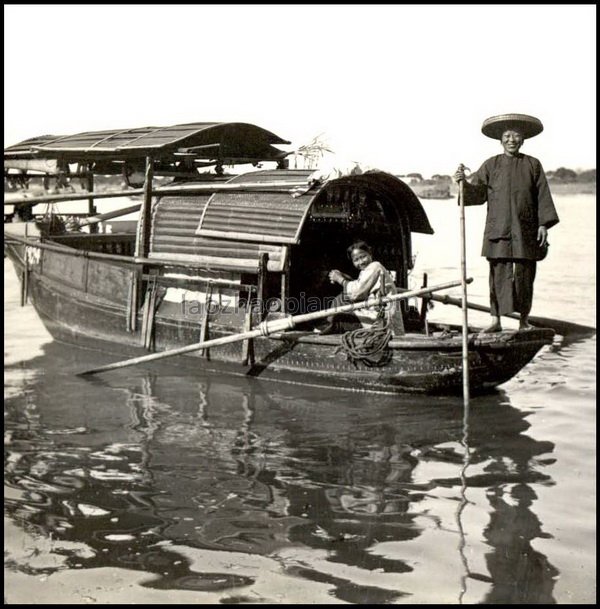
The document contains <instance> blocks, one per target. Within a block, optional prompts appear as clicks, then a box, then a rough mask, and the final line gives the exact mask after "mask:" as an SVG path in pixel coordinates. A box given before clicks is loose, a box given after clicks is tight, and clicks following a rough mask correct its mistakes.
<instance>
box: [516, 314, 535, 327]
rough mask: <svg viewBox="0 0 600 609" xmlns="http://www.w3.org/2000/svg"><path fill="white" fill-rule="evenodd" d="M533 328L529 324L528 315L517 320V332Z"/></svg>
mask: <svg viewBox="0 0 600 609" xmlns="http://www.w3.org/2000/svg"><path fill="white" fill-rule="evenodd" d="M532 329H533V326H532V325H531V324H530V323H529V315H521V319H520V320H519V330H532Z"/></svg>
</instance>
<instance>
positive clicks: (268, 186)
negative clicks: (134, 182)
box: [4, 182, 307, 206]
mask: <svg viewBox="0 0 600 609" xmlns="http://www.w3.org/2000/svg"><path fill="white" fill-rule="evenodd" d="M299 186H304V187H306V186H307V183H306V182H262V183H260V182H257V183H242V182H240V183H235V184H231V183H228V182H219V183H217V184H187V185H180V186H161V187H158V188H153V189H152V195H153V196H154V195H177V194H182V195H184V194H196V193H199V194H200V193H212V192H267V193H268V192H285V191H286V190H288V189H292V188H296V187H299ZM143 194H145V190H144V189H143V188H131V189H129V190H113V191H108V192H87V191H86V192H81V193H78V192H77V193H69V194H64V195H42V196H39V197H38V196H32V197H22V198H20V199H16V198H15V199H12V198H10V197H9V198H6V197H5V198H4V205H14V206H19V205H34V204H38V203H59V202H61V201H81V200H84V199H90V200H91V199H108V198H111V197H134V196H137V195H143Z"/></svg>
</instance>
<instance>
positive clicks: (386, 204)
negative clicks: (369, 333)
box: [5, 123, 554, 393]
mask: <svg viewBox="0 0 600 609" xmlns="http://www.w3.org/2000/svg"><path fill="white" fill-rule="evenodd" d="M288 143H289V142H286V141H285V140H283V139H281V138H279V137H277V136H276V135H274V134H273V133H271V132H269V131H266V130H264V129H261V128H259V127H256V126H253V125H248V124H243V123H194V124H189V125H176V126H173V127H166V128H155V127H153V128H143V129H128V130H120V131H111V132H101V133H84V134H77V135H74V136H61V137H54V136H44V137H42V138H34V139H33V140H28V141H26V142H23V143H21V144H17V145H16V146H11V147H9V148H7V149H5V175H6V172H7V170H9V169H10V168H13V169H16V170H18V172H19V174H18V175H19V176H21V177H22V176H23V175H33V173H35V170H37V171H38V173H37V175H41V174H40V173H39V172H40V171H42V172H45V173H44V175H45V176H48V175H50V173H51V172H54V174H53V175H54V176H55V177H56V178H57V179H63V180H64V178H65V172H67V171H68V169H69V167H70V166H72V165H73V164H74V163H76V164H77V167H78V169H77V174H76V175H77V177H78V178H80V179H82V180H83V181H85V184H86V187H87V191H86V192H85V193H74V194H64V193H63V194H58V195H49V196H48V195H44V196H41V197H35V196H32V197H30V198H29V199H21V201H20V202H19V203H18V205H19V206H21V207H20V208H17V211H19V210H20V211H21V215H22V216H23V215H24V214H23V213H22V212H23V210H25V209H31V208H32V206H34V205H37V204H40V203H47V202H53V201H58V200H68V199H76V198H78V199H89V200H90V203H89V208H88V215H89V216H90V217H89V218H87V220H83V221H80V224H88V225H89V226H90V227H94V226H97V223H95V220H98V219H102V216H101V217H100V218H98V216H97V214H96V212H95V209H94V205H93V200H94V199H97V198H101V197H103V196H112V197H114V196H116V195H115V193H114V192H110V193H98V192H96V193H94V192H93V186H94V178H95V177H97V176H106V175H122V176H123V178H124V179H125V180H126V181H127V182H128V183H129V184H130V185H132V186H133V189H131V190H126V191H123V192H120V193H117V194H120V195H121V196H132V195H136V196H141V197H142V201H141V203H140V208H141V209H140V214H139V220H138V222H137V226H136V230H135V231H134V232H123V233H118V232H113V233H110V234H107V233H100V232H96V231H95V230H93V229H91V230H90V232H68V231H66V230H64V225H60V226H59V228H56V227H55V229H54V230H52V229H51V227H50V228H49V227H48V226H46V227H42V232H41V233H39V231H38V234H35V235H31V234H29V235H28V234H27V232H26V231H25V230H21V228H22V227H27V226H31V224H32V223H31V222H29V223H27V222H25V223H12V224H5V254H6V255H8V256H9V257H10V259H11V261H12V262H13V264H14V266H15V269H16V271H17V273H18V275H19V277H20V278H21V281H22V292H23V303H25V302H26V301H27V300H28V299H29V300H30V301H31V302H32V303H33V306H34V307H35V309H36V311H37V312H38V314H39V316H40V318H41V319H42V321H43V322H44V324H45V325H46V327H47V328H48V330H49V331H50V333H51V334H52V335H53V336H54V337H55V338H56V339H57V340H60V341H64V342H68V343H73V344H77V345H81V346H86V347H92V348H96V349H100V350H102V351H105V352H107V353H111V354H115V355H117V354H120V355H127V356H130V355H136V354H139V353H148V352H149V351H156V352H162V351H168V350H171V349H177V348H179V347H184V346H186V345H190V344H194V343H198V342H199V341H203V340H207V339H213V338H218V337H225V336H232V335H236V334H240V333H243V332H247V331H249V330H251V329H252V328H256V327H258V326H259V324H261V323H263V322H265V321H267V322H269V321H272V320H278V319H282V318H286V317H288V316H290V315H295V314H304V313H307V312H309V311H314V310H316V309H319V308H322V307H323V306H325V305H324V304H323V303H326V302H327V298H331V297H332V296H333V295H334V294H335V289H334V288H333V286H332V285H331V284H330V282H329V281H328V279H327V271H328V270H329V269H331V268H339V269H340V270H342V271H347V272H349V273H352V272H353V271H352V269H351V268H350V267H349V262H348V260H347V259H346V258H345V250H346V247H347V246H348V244H349V243H350V242H351V241H352V240H353V239H354V238H358V237H360V238H362V239H365V240H367V241H368V242H369V243H371V244H372V245H373V246H374V255H375V258H376V259H377V260H379V261H380V262H381V263H382V264H383V265H384V266H385V267H386V268H388V269H389V270H390V271H392V273H393V274H394V276H395V280H396V284H397V285H398V286H399V287H400V288H405V289H407V288H408V274H409V271H410V270H411V268H412V264H413V257H412V252H411V233H413V232H420V233H427V234H432V233H433V230H432V228H431V226H430V224H429V221H428V218H427V216H426V214H425V211H424V209H423V207H422V205H421V203H420V201H419V199H418V198H417V196H416V195H415V194H414V193H413V192H412V190H411V189H410V188H409V187H408V186H407V185H406V184H405V183H404V182H402V181H401V180H400V179H398V178H397V177H395V176H393V175H391V174H389V173H385V172H382V171H368V172H364V173H359V172H354V173H353V174H349V175H341V176H339V177H334V178H330V179H321V180H318V181H315V180H314V179H313V178H314V174H313V172H312V171H310V170H304V169H289V168H288V166H287V165H288V163H287V158H286V157H287V155H288V154H289V153H286V152H285V151H283V150H280V149H278V148H276V146H275V144H288ZM260 163H271V164H273V165H276V168H274V169H268V170H252V171H250V172H244V173H241V174H239V175H235V176H233V177H231V176H229V177H228V176H225V175H224V169H223V168H224V167H225V166H227V165H242V164H253V165H257V164H260ZM50 167H52V169H49V168H50ZM206 167H213V168H214V170H215V171H214V172H211V173H208V174H207V173H202V174H201V173H199V171H200V169H205V168H206ZM136 172H138V173H141V175H142V176H143V181H142V182H141V183H140V184H135V183H134V181H133V176H134V175H135V174H136ZM158 178H162V179H168V180H170V184H169V185H166V186H165V185H164V184H162V185H161V186H160V187H159V186H157V185H156V180H157V179H158ZM139 186H141V188H139ZM131 209H132V208H131V206H129V207H127V208H125V211H131ZM110 215H112V216H114V215H115V214H114V213H113V214H110ZM108 216H109V214H105V215H104V219H106V217H108ZM30 233H31V231H30ZM402 315H403V318H404V326H405V328H406V333H405V334H403V335H399V336H394V337H392V339H391V340H390V341H389V342H388V343H387V345H386V349H387V350H388V355H389V357H388V358H386V359H385V361H384V362H383V363H382V364H381V365H377V366H374V365H373V364H372V362H370V361H368V359H365V360H361V359H360V358H356V357H352V354H349V353H348V352H347V350H345V349H344V345H343V340H342V336H341V335H327V336H322V335H317V334H315V333H314V332H313V331H312V328H311V327H302V326H301V327H299V328H297V329H294V330H288V331H279V332H275V333H271V334H269V335H265V336H258V337H255V338H252V339H246V340H242V341H238V342H231V343H229V344H227V345H223V346H219V347H214V348H211V349H203V350H196V351H194V352H190V353H188V354H186V355H180V356H178V357H177V364H178V365H179V366H185V367H191V369H192V370H194V369H196V370H197V369H198V367H199V366H201V367H202V368H203V369H211V370H219V371H222V372H225V373H227V374H234V375H244V376H254V377H258V378H265V379H274V380H279V381H286V382H296V383H306V384H312V385H323V386H335V387H343V388H349V389H359V390H369V391H385V392H404V391H412V392H428V393H455V392H460V391H461V390H462V382H463V381H462V338H461V333H460V328H459V327H454V326H450V325H445V324H444V325H441V324H433V323H429V322H428V320H427V301H426V299H425V300H424V302H423V303H422V305H421V306H418V307H415V306H409V304H408V303H407V302H406V301H403V305H402ZM553 335H554V332H553V330H551V329H547V328H537V329H531V330H527V331H505V332H499V333H495V334H480V333H479V332H478V331H477V329H476V328H471V329H470V333H469V337H468V347H469V353H468V358H469V369H470V373H469V378H470V383H471V390H472V391H481V390H485V389H489V388H493V387H495V386H497V385H499V384H501V383H504V382H505V381H507V380H509V379H510V378H512V377H513V376H514V375H515V374H516V373H517V372H519V370H521V369H522V368H523V367H524V366H525V365H526V364H527V363H528V362H530V361H531V359H532V358H533V357H534V356H535V355H536V353H537V352H538V351H539V350H540V349H541V348H542V347H543V346H544V345H547V344H550V343H551V342H552V338H553Z"/></svg>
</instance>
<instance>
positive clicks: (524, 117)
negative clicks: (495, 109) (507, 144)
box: [481, 114, 544, 140]
mask: <svg viewBox="0 0 600 609" xmlns="http://www.w3.org/2000/svg"><path fill="white" fill-rule="evenodd" d="M507 129H515V130H516V131H519V132H520V133H522V134H523V137H524V138H528V137H534V136H536V135H538V134H539V133H541V132H542V131H543V130H544V125H542V121H540V120H539V119H538V118H535V116H529V115H528V114H499V115H498V116H491V117H490V118H486V119H485V120H484V121H483V125H482V126H481V131H482V133H483V134H484V135H487V136H488V137H491V138H493V139H495V140H500V139H502V134H503V133H504V132H505V131H506V130H507Z"/></svg>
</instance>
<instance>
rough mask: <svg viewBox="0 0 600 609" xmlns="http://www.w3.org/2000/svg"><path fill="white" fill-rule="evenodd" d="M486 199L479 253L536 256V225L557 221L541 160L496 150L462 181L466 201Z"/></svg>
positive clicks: (499, 255)
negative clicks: (486, 206)
mask: <svg viewBox="0 0 600 609" xmlns="http://www.w3.org/2000/svg"><path fill="white" fill-rule="evenodd" d="M486 201H487V202H488V210H487V219H486V223H485V231H484V234H483V249H482V251H481V255H482V256H485V257H486V258H513V259H526V260H535V259H536V255H537V232H538V227H539V226H545V227H546V228H550V227H551V226H554V225H555V224H557V223H558V214H557V213H556V209H555V207H554V202H553V201H552V195H551V194H550V189H549V187H548V181H547V180H546V175H545V174H544V170H543V168H542V164H541V163H540V162H539V161H538V160H537V159H535V158H533V157H531V156H528V155H526V154H518V155H516V156H514V157H511V156H508V155H506V154H499V155H497V156H494V157H492V158H490V159H488V160H487V161H485V162H484V163H483V165H482V166H481V167H480V168H479V169H478V170H477V172H476V173H475V174H473V176H472V178H471V180H470V182H466V181H465V187H464V203H465V205H481V204H483V203H485V202H486Z"/></svg>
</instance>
